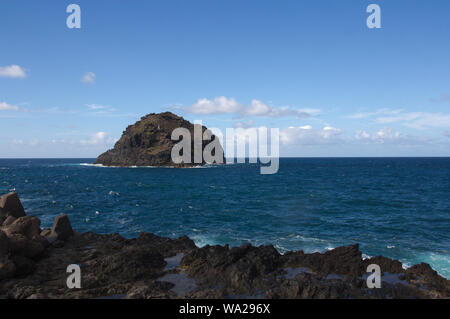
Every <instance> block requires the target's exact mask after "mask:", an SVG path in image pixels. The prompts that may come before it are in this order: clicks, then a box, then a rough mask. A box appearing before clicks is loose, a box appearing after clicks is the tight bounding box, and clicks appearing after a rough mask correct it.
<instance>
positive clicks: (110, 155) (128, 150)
mask: <svg viewBox="0 0 450 319" xmlns="http://www.w3.org/2000/svg"><path fill="white" fill-rule="evenodd" d="M176 128H185V129H187V130H189V132H190V134H191V163H182V164H178V163H173V162H172V158H171V153H172V148H173V146H174V145H175V144H177V143H178V141H172V139H171V136H172V132H173V130H174V129H176ZM206 130H207V128H206V127H205V126H202V128H201V132H202V134H203V133H204V132H205V131H206ZM215 139H216V137H215V136H214V135H211V140H210V141H203V143H202V151H203V149H204V148H205V146H206V145H207V144H209V143H210V142H212V141H215ZM217 142H218V141H217ZM194 148H195V147H194V124H192V123H190V122H189V121H186V120H185V119H183V118H182V117H180V116H177V115H175V114H173V113H170V112H165V113H160V114H155V113H152V114H149V115H146V116H144V117H142V118H141V120H140V121H138V122H136V123H135V124H133V125H130V126H128V127H127V129H126V130H125V131H124V132H123V134H122V137H121V138H120V139H119V141H118V142H117V143H116V145H115V146H114V148H113V149H111V150H109V151H107V152H106V153H103V154H101V155H100V156H99V157H98V158H97V160H96V161H95V164H102V165H105V166H181V167H183V166H196V165H204V164H206V162H205V161H203V162H202V163H194ZM215 152H218V153H217V154H218V157H220V158H221V164H223V163H225V158H224V155H223V154H224V152H223V149H222V146H221V145H220V143H217V148H215ZM214 154H215V153H214ZM214 154H213V155H214Z"/></svg>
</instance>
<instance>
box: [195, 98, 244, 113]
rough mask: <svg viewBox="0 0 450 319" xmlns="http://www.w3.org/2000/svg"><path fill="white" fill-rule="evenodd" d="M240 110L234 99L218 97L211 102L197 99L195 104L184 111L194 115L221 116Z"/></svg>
mask: <svg viewBox="0 0 450 319" xmlns="http://www.w3.org/2000/svg"><path fill="white" fill-rule="evenodd" d="M240 108H241V105H240V104H239V103H238V102H236V100H235V99H233V98H230V99H228V98H226V97H225V96H220V97H216V98H214V100H212V101H211V100H208V99H205V98H203V99H199V100H198V101H197V103H195V104H193V105H192V106H191V107H188V108H186V110H187V111H188V112H191V113H195V114H221V113H222V114H223V113H235V112H238V111H239V110H240Z"/></svg>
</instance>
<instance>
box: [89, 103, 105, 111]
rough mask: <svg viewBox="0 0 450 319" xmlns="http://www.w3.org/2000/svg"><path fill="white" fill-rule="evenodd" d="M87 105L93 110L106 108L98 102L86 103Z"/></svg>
mask: <svg viewBox="0 0 450 319" xmlns="http://www.w3.org/2000/svg"><path fill="white" fill-rule="evenodd" d="M86 106H87V107H88V108H89V109H91V110H104V109H106V106H103V105H98V104H86Z"/></svg>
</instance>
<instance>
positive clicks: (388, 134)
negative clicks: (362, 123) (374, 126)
mask: <svg viewBox="0 0 450 319" xmlns="http://www.w3.org/2000/svg"><path fill="white" fill-rule="evenodd" d="M354 137H355V140H357V141H360V142H363V143H376V144H403V145H412V144H418V143H426V142H428V141H429V140H428V139H427V138H419V137H414V136H408V135H404V134H401V133H400V132H398V131H395V130H394V129H392V128H389V127H384V128H382V129H380V130H379V131H378V132H376V133H374V134H370V133H367V132H366V131H363V130H358V131H356V132H355V136H354Z"/></svg>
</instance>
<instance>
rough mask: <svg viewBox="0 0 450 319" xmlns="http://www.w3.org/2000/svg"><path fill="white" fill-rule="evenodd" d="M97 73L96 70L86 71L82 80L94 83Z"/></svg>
mask: <svg viewBox="0 0 450 319" xmlns="http://www.w3.org/2000/svg"><path fill="white" fill-rule="evenodd" d="M95 77H96V75H95V73H94V72H86V73H85V74H84V75H83V77H82V78H81V82H83V83H88V84H94V83H95Z"/></svg>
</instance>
